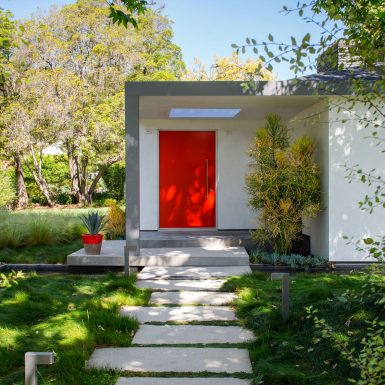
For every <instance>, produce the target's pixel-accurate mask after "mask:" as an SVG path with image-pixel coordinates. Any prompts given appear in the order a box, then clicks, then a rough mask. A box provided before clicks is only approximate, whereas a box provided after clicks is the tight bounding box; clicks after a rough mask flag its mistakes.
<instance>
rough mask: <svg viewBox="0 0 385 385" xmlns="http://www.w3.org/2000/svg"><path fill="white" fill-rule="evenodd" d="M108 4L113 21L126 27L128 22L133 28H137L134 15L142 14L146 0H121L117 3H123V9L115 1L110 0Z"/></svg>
mask: <svg viewBox="0 0 385 385" xmlns="http://www.w3.org/2000/svg"><path fill="white" fill-rule="evenodd" d="M108 3H109V4H110V18H111V19H112V21H113V23H114V24H115V23H117V24H118V25H120V24H123V25H124V26H125V27H126V28H127V26H128V24H132V25H133V26H134V27H135V28H138V23H137V20H136V19H135V14H136V15H141V14H144V13H145V11H146V10H147V7H148V1H147V0H121V1H120V2H119V4H123V6H124V8H125V11H123V10H121V9H119V8H118V7H117V3H118V2H117V1H116V0H111V1H109V2H108Z"/></svg>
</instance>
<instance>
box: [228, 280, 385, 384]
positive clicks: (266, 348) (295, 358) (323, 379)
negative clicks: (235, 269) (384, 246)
mask: <svg viewBox="0 0 385 385" xmlns="http://www.w3.org/2000/svg"><path fill="white" fill-rule="evenodd" d="M379 279H380V280H381V279H382V284H385V279H384V277H382V278H379ZM366 280H367V275H365V274H360V273H357V274H347V275H338V274H334V275H333V274H320V275H307V274H298V275H296V276H294V277H292V278H291V292H290V300H291V309H290V319H289V322H288V323H287V324H286V325H285V324H283V323H282V319H281V312H280V311H281V307H280V306H281V289H280V287H281V286H280V282H277V281H271V280H270V279H269V275H267V274H262V273H255V274H253V275H249V276H244V277H238V278H237V277H235V278H232V279H230V280H229V281H228V282H227V284H226V285H225V288H224V289H225V290H230V291H236V292H237V293H238V294H239V299H238V301H237V305H236V306H237V311H238V316H239V318H240V319H241V320H242V322H243V323H244V324H245V325H246V326H247V327H249V328H251V329H252V330H253V331H254V332H255V335H256V337H257V339H256V341H255V342H253V343H251V344H250V345H249V351H250V357H251V360H252V364H253V369H254V377H255V379H259V380H262V381H263V384H264V385H291V384H293V385H294V384H295V385H337V384H338V385H345V384H348V383H349V382H348V380H347V379H348V378H355V379H357V378H358V373H357V372H355V371H354V370H352V369H351V367H350V366H349V365H348V364H347V363H346V362H345V361H344V360H342V359H341V355H340V353H339V352H337V351H336V350H335V349H334V348H333V346H331V344H330V343H328V342H327V341H325V340H323V339H318V337H317V335H316V329H315V327H314V325H313V323H312V322H311V321H309V320H307V319H306V310H305V307H306V306H310V305H313V306H314V307H315V308H318V309H319V317H321V318H324V319H325V320H326V321H327V322H328V323H329V324H330V325H331V326H333V327H335V328H336V330H337V332H338V334H339V336H340V338H345V337H346V336H347V335H350V336H351V338H353V339H354V341H356V343H357V346H358V345H359V344H358V341H360V340H361V338H362V336H363V332H364V330H365V329H366V327H367V325H366V323H365V321H366V320H368V319H373V318H375V317H376V316H377V317H380V319H382V320H384V312H383V306H373V304H371V303H367V304H366V305H365V304H364V305H361V306H360V305H357V304H356V303H355V302H354V301H350V300H349V298H354V296H355V294H356V293H360V291H362V287H363V285H364V284H365V282H366ZM347 289H349V291H350V292H349V296H348V297H346V296H342V293H344V292H345V291H346V290H347ZM255 382H256V383H257V384H258V383H259V381H255Z"/></svg>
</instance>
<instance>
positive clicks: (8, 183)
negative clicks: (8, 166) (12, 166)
mask: <svg viewBox="0 0 385 385" xmlns="http://www.w3.org/2000/svg"><path fill="white" fill-rule="evenodd" d="M15 198H16V195H15V187H14V183H13V181H12V178H11V177H10V175H9V174H8V173H7V172H6V171H4V170H0V208H4V207H9V206H11V204H12V202H13V201H14V199H15Z"/></svg>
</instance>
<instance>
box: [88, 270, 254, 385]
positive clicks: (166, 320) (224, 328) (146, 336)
mask: <svg viewBox="0 0 385 385" xmlns="http://www.w3.org/2000/svg"><path fill="white" fill-rule="evenodd" d="M246 272H250V269H249V268H248V267H245V266H230V267H199V268H197V267H183V268H164V267H157V268H153V267H150V268H149V267H146V268H145V269H143V270H142V272H141V273H140V274H139V275H138V287H140V288H148V289H152V290H153V291H154V292H153V293H152V295H151V299H150V306H123V307H122V308H121V309H120V314H121V315H122V316H127V317H132V318H136V319H138V321H139V322H140V323H141V324H142V326H141V327H140V329H139V330H138V331H137V333H136V334H135V336H134V338H133V341H132V346H131V347H128V348H124V347H119V348H114V347H109V348H100V349H96V350H95V351H94V352H93V353H92V355H91V357H90V359H89V360H88V362H87V366H88V367H89V368H99V369H103V368H106V369H107V368H108V369H113V370H118V371H121V372H130V374H132V375H135V373H138V374H139V373H142V376H141V377H126V378H124V377H121V378H119V380H118V382H117V385H250V380H247V379H239V378H236V377H239V376H240V375H242V376H243V377H244V375H245V374H251V373H252V367H251V363H250V358H249V354H248V350H247V349H246V347H240V346H242V344H244V343H246V342H248V341H251V340H253V339H254V336H253V334H252V332H250V331H248V330H246V329H243V328H242V327H240V326H238V325H237V318H236V315H235V312H234V310H233V309H232V308H231V307H230V306H228V305H229V304H230V303H231V302H232V301H233V300H234V299H235V296H234V294H233V293H225V292H220V291H218V290H219V289H220V287H221V286H222V284H223V283H224V280H223V279H220V278H224V277H227V276H231V275H239V274H243V273H246ZM222 321H226V322H225V323H223V324H222V325H220V323H221V322H222ZM191 322H193V324H189V323H191ZM208 322H209V323H208ZM210 322H211V323H212V322H214V323H215V322H218V323H219V325H213V324H210ZM215 344H216V345H215ZM235 344H236V346H234V345H235ZM218 345H220V347H218ZM174 372H175V374H176V377H171V378H170V377H164V378H162V376H160V377H159V378H157V377H155V376H156V374H157V373H158V374H162V373H167V375H170V374H172V373H174ZM201 372H203V373H207V375H208V376H209V375H210V373H213V374H214V373H215V377H202V378H200V377H188V374H189V373H191V375H192V374H194V373H201ZM143 373H144V375H146V373H148V376H149V377H143ZM181 375H183V377H180V376H181ZM195 376H196V374H195Z"/></svg>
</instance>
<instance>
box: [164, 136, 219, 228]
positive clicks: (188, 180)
mask: <svg viewBox="0 0 385 385" xmlns="http://www.w3.org/2000/svg"><path fill="white" fill-rule="evenodd" d="M159 227H160V228H194V227H215V132H214V131H160V132H159Z"/></svg>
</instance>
